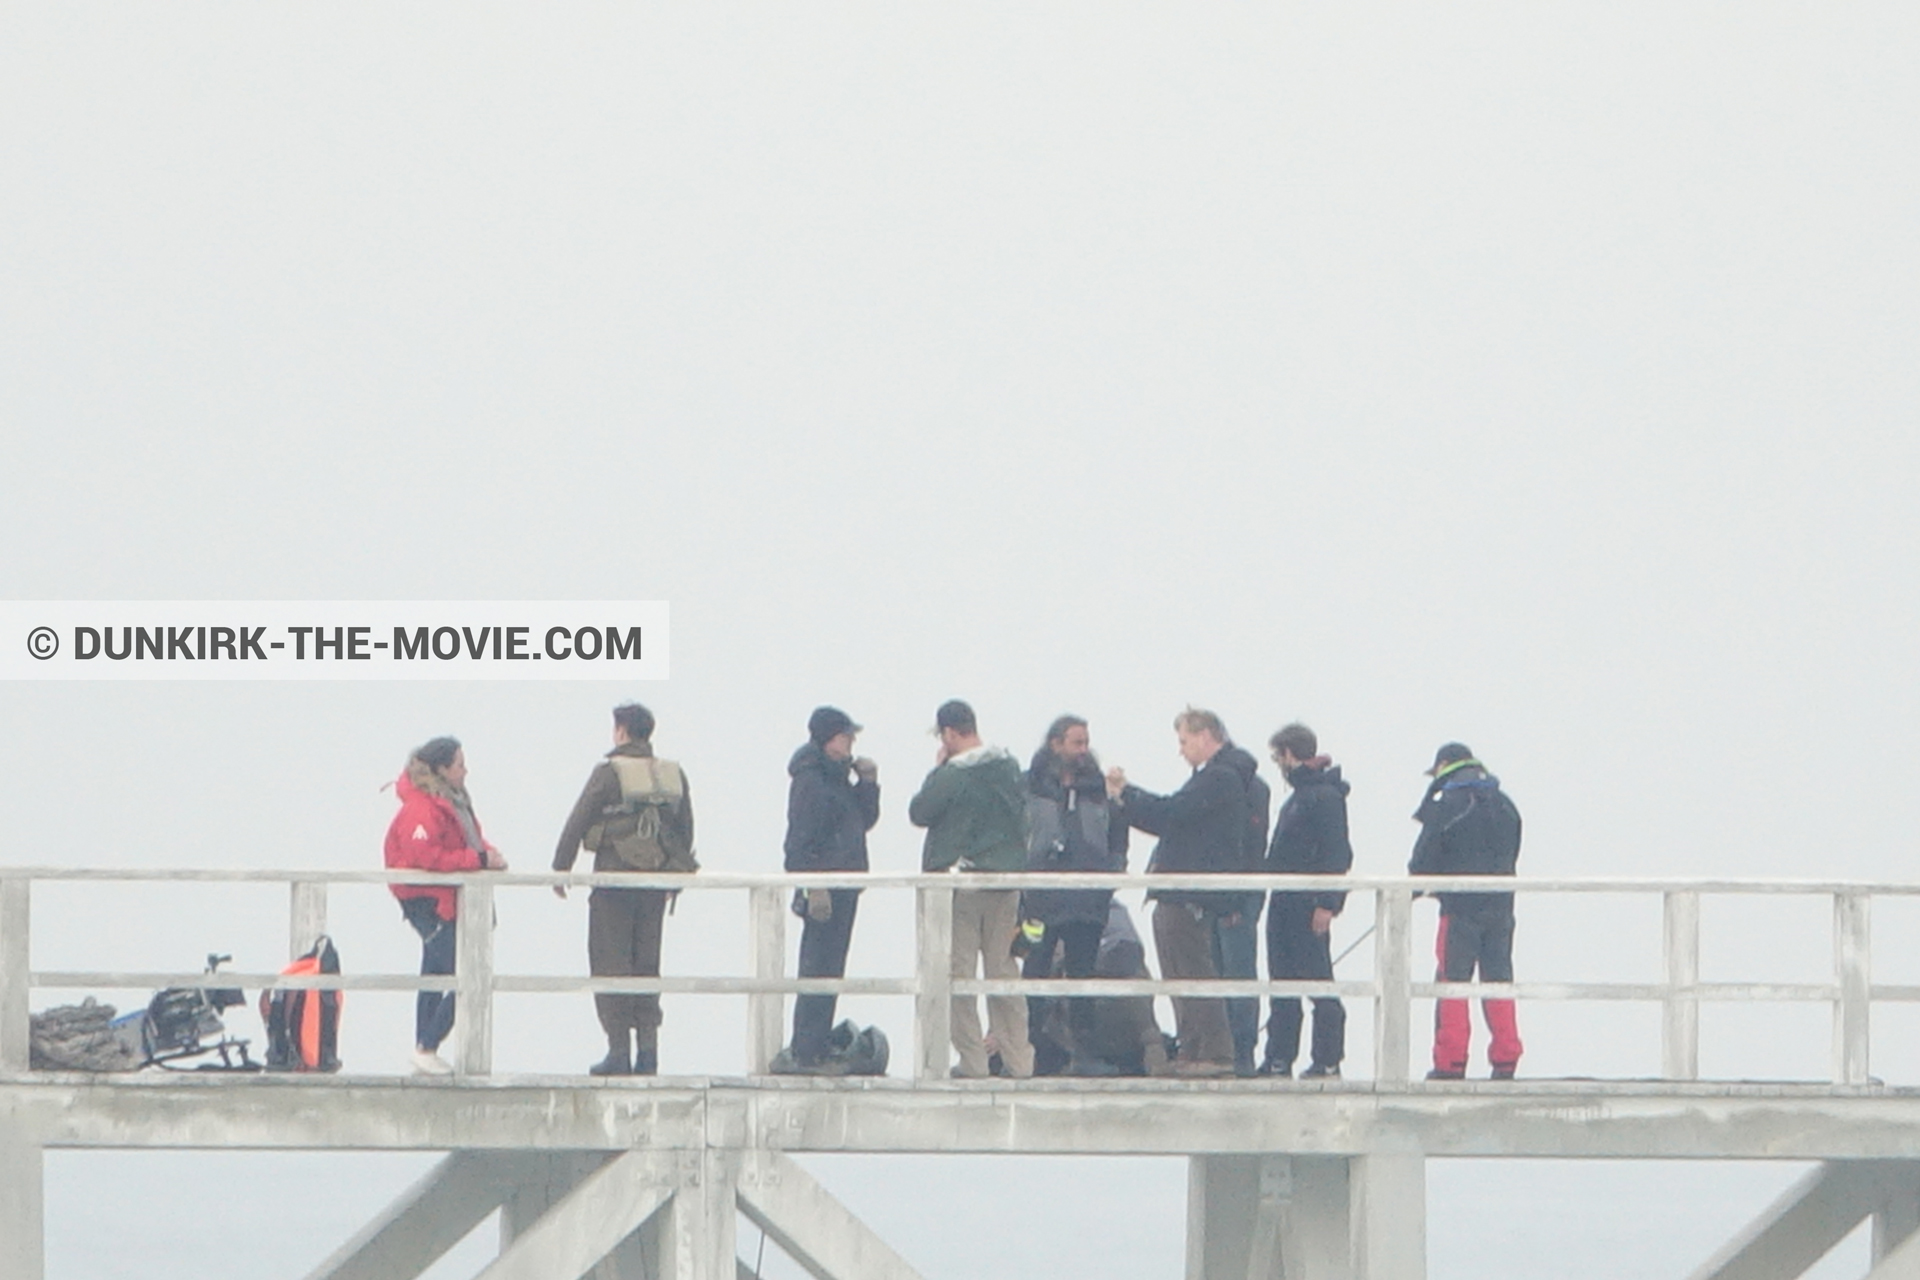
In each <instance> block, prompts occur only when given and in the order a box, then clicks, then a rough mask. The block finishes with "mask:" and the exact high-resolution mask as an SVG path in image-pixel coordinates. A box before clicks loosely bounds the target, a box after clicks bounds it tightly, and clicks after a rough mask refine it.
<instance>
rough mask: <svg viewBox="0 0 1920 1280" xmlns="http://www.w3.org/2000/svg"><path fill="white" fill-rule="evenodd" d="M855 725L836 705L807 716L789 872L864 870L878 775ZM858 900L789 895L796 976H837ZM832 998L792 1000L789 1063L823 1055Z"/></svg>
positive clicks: (790, 792) (844, 894) (792, 787)
mask: <svg viewBox="0 0 1920 1280" xmlns="http://www.w3.org/2000/svg"><path fill="white" fill-rule="evenodd" d="M859 732H860V726H859V725H857V724H855V723H854V722H853V718H852V717H851V716H849V715H848V714H847V713H846V712H844V711H842V710H840V708H838V707H819V708H817V709H816V710H815V711H814V713H813V715H811V716H810V717H808V719H807V743H806V745H805V746H803V747H801V748H800V749H799V750H798V751H795V752H794V753H793V759H792V760H790V761H788V762H787V773H788V774H789V775H790V776H791V777H792V779H793V781H792V783H791V784H789V786H788V789H787V842H786V855H787V857H786V868H787V870H788V871H865V870H866V869H867V832H869V831H871V830H872V829H873V824H874V823H875V822H878V821H879V820H880V773H879V770H878V769H877V768H875V766H874V763H873V761H871V760H869V759H867V758H866V757H864V756H862V757H860V758H858V759H855V758H854V754H853V739H854V735H855V734H857V733H859ZM859 905H860V891H859V890H858V889H809V890H807V892H806V893H805V895H799V894H796V895H795V897H794V910H795V911H796V912H797V913H798V914H799V915H800V916H801V918H802V919H803V920H804V921H805V924H804V925H803V926H802V927H801V931H800V976H801V977H803V978H838V977H842V976H844V975H845V974H846V971H847V947H848V945H849V944H850V943H851V942H852V940H853V918H854V914H855V911H856V910H857V908H858V907H859ZM835 1002H836V998H835V997H834V996H831V995H801V996H795V997H794V1000H793V1045H792V1047H791V1050H790V1054H791V1066H792V1067H793V1069H795V1070H796V1071H799V1072H803V1073H804V1072H809V1071H817V1070H819V1069H820V1067H821V1066H822V1064H823V1062H824V1060H825V1059H826V1056H827V1034H828V1032H829V1031H831V1030H832V1028H833V1011H834V1005H835Z"/></svg>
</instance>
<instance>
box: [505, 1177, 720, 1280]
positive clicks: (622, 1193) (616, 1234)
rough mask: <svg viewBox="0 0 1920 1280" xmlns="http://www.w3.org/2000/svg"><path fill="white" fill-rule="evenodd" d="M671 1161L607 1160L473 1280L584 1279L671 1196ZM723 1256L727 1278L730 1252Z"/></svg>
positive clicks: (682, 1279)
mask: <svg viewBox="0 0 1920 1280" xmlns="http://www.w3.org/2000/svg"><path fill="white" fill-rule="evenodd" d="M674 1160H675V1157H674V1156H673V1155H670V1154H665V1153H654V1152H649V1151H628V1152H625V1153H623V1154H621V1155H618V1156H616V1157H614V1158H613V1159H612V1160H609V1161H607V1162H606V1163H605V1164H603V1165H601V1166H600V1167H599V1168H598V1169H595V1170H594V1171H593V1172H592V1173H590V1174H588V1175H587V1176H586V1177H585V1178H583V1179H581V1181H580V1183H579V1185H578V1186H576V1187H574V1188H573V1190H571V1191H569V1192H567V1193H566V1195H564V1196H562V1197H561V1198H560V1200H559V1202H558V1203H556V1204H555V1205H554V1206H553V1207H552V1208H551V1209H549V1210H548V1211H547V1212H546V1213H544V1214H541V1215H540V1217H539V1218H538V1219H537V1220H535V1221H534V1222H533V1223H532V1224H531V1225H529V1226H528V1227H527V1228H526V1230H524V1231H522V1232H520V1233H519V1234H517V1235H516V1236H515V1237H514V1239H513V1242H512V1243H511V1244H509V1245H508V1246H507V1247H506V1248H505V1249H503V1250H501V1253H500V1256H499V1257H498V1258H496V1259H495V1260H494V1261H493V1263H492V1265H490V1266H488V1267H487V1268H486V1269H485V1270H484V1271H482V1272H481V1273H480V1274H479V1276H478V1277H476V1280H557V1278H558V1277H579V1276H584V1275H586V1274H587V1273H588V1272H589V1271H590V1270H591V1269H592V1268H593V1267H594V1264H596V1263H598V1262H599V1261H600V1260H601V1259H603V1258H605V1257H607V1255H609V1254H611V1253H613V1252H615V1250H616V1249H618V1248H619V1246H620V1244H621V1242H622V1241H624V1240H626V1238H627V1237H628V1236H631V1235H632V1234H634V1232H636V1231H638V1230H639V1229H640V1227H641V1225H642V1224H644V1223H645V1222H646V1221H647V1219H649V1218H651V1217H652V1216H653V1215H654V1214H655V1212H656V1211H657V1210H659V1209H660V1207H661V1206H662V1205H664V1204H666V1203H667V1201H668V1199H669V1198H671V1197H673V1196H674V1195H675V1194H676V1188H675V1186H674V1183H673V1178H672V1175H673V1167H672V1166H673V1162H674ZM727 1258H728V1263H729V1275H731V1262H732V1251H731V1250H729V1251H728V1255H727ZM668 1274H670V1275H672V1276H673V1277H674V1280H687V1278H688V1273H687V1272H686V1271H683V1270H675V1271H672V1272H669V1273H668ZM696 1274H697V1273H696Z"/></svg>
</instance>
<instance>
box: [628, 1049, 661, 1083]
mask: <svg viewBox="0 0 1920 1280" xmlns="http://www.w3.org/2000/svg"><path fill="white" fill-rule="evenodd" d="M633 1074H635V1075H637V1076H656V1075H659V1074H660V1051H659V1050H658V1049H652V1048H648V1049H635V1050H634V1051H633Z"/></svg>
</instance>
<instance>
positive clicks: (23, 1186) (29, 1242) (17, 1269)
mask: <svg viewBox="0 0 1920 1280" xmlns="http://www.w3.org/2000/svg"><path fill="white" fill-rule="evenodd" d="M44 1166H45V1160H44V1157H43V1156H42V1154H41V1148H40V1142H39V1140H38V1138H37V1137H35V1136H34V1135H33V1134H32V1133H30V1132H29V1131H28V1130H27V1128H26V1126H25V1125H23V1124H20V1123H19V1122H18V1121H12V1120H4V1119H0V1280H42V1277H43V1276H44V1275H45V1269H44V1268H45V1256H46V1248H45V1235H46V1209H45V1200H44V1195H45V1193H44V1191H43V1190H42V1187H43V1186H44V1185H45V1183H44V1173H45V1168H44Z"/></svg>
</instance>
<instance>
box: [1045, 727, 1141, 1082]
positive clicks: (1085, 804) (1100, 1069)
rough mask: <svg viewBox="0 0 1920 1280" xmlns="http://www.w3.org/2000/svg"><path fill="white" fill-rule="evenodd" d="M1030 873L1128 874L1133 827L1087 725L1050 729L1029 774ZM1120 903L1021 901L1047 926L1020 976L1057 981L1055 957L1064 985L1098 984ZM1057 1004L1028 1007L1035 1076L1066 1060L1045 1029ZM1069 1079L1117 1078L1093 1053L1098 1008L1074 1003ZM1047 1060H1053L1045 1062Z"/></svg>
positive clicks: (1103, 897)
mask: <svg viewBox="0 0 1920 1280" xmlns="http://www.w3.org/2000/svg"><path fill="white" fill-rule="evenodd" d="M1027 833H1028V838H1027V870H1029V871H1070V872H1080V871H1125V870H1126V869H1127V824H1126V822H1125V821H1124V820H1123V819H1121V818H1120V817H1118V816H1117V815H1115V814H1113V813H1112V812H1111V810H1110V809H1109V806H1108V803H1107V787H1106V780H1105V779H1104V778H1102V777H1101V776H1100V762H1099V761H1098V760H1097V759H1095V758H1094V754H1093V747H1092V744H1091V742H1090V740H1089V738H1088V736H1087V722H1086V721H1085V720H1082V719H1081V718H1080V717H1079V716H1061V717H1060V718H1059V719H1057V720H1055V721H1054V722H1053V724H1052V725H1050V726H1049V727H1048V729H1047V740H1046V741H1045V742H1044V743H1042V744H1041V746H1040V749H1039V750H1038V751H1036V752H1034V753H1033V762H1032V764H1031V765H1029V766H1028V768H1027ZM1112 902H1113V891H1112V890H1111V889H1031V890H1028V891H1027V892H1026V893H1025V894H1024V895H1022V898H1021V904H1020V907H1021V912H1020V914H1021V918H1022V919H1023V920H1027V921H1035V922H1038V923H1039V924H1040V925H1041V926H1042V932H1041V934H1040V938H1039V940H1038V941H1037V942H1035V943H1034V945H1033V949H1032V950H1031V951H1029V952H1028V953H1027V957H1026V960H1025V962H1024V963H1023V964H1022V966H1021V969H1020V976H1021V977H1023V978H1051V977H1053V976H1054V957H1055V955H1056V953H1058V954H1060V955H1061V956H1062V968H1063V973H1062V974H1061V976H1062V977H1066V978H1091V977H1093V976H1094V967H1095V965H1096V963H1097V962H1098V960H1099V957H1100V937H1101V932H1102V930H1104V929H1105V928H1106V924H1107V917H1108V911H1109V907H1110V905H1111V903H1112ZM1052 1003H1053V1002H1052V1001H1051V1000H1048V999H1046V998H1045V997H1042V996H1034V997H1031V998H1030V999H1028V1001H1027V1010H1028V1012H1027V1025H1028V1027H1029V1028H1030V1029H1031V1032H1030V1034H1031V1038H1032V1040H1033V1043H1034V1052H1035V1063H1036V1065H1035V1071H1036V1073H1038V1074H1042V1075H1046V1074H1051V1073H1052V1072H1053V1071H1054V1070H1056V1069H1057V1068H1058V1064H1059V1060H1060V1057H1061V1056H1062V1054H1061V1050H1060V1047H1059V1046H1058V1045H1057V1044H1054V1043H1053V1042H1052V1041H1051V1040H1048V1041H1046V1042H1045V1043H1043V1041H1042V1036H1043V1034H1044V1033H1043V1032H1042V1030H1041V1029H1042V1028H1044V1027H1045V1026H1046V1017H1047V1012H1048V1009H1049V1007H1050V1006H1051V1005H1052ZM1067 1026H1068V1029H1069V1031H1070V1039H1071V1046H1070V1048H1069V1049H1068V1050H1067V1053H1066V1055H1065V1056H1066V1057H1067V1059H1068V1060H1067V1062H1066V1071H1067V1074H1069V1075H1111V1074H1113V1068H1112V1067H1111V1066H1110V1065H1106V1064H1104V1063H1103V1061H1102V1060H1101V1059H1099V1058H1097V1057H1095V1056H1093V1055H1091V1054H1089V1053H1088V1052H1087V1045H1088V1044H1089V1043H1090V1042H1091V1040H1092V1037H1093V1033H1094V1001H1093V999H1092V998H1090V997H1080V998H1075V999H1069V1000H1068V1001H1067ZM1042 1059H1045V1061H1044V1062H1043V1061H1042Z"/></svg>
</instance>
